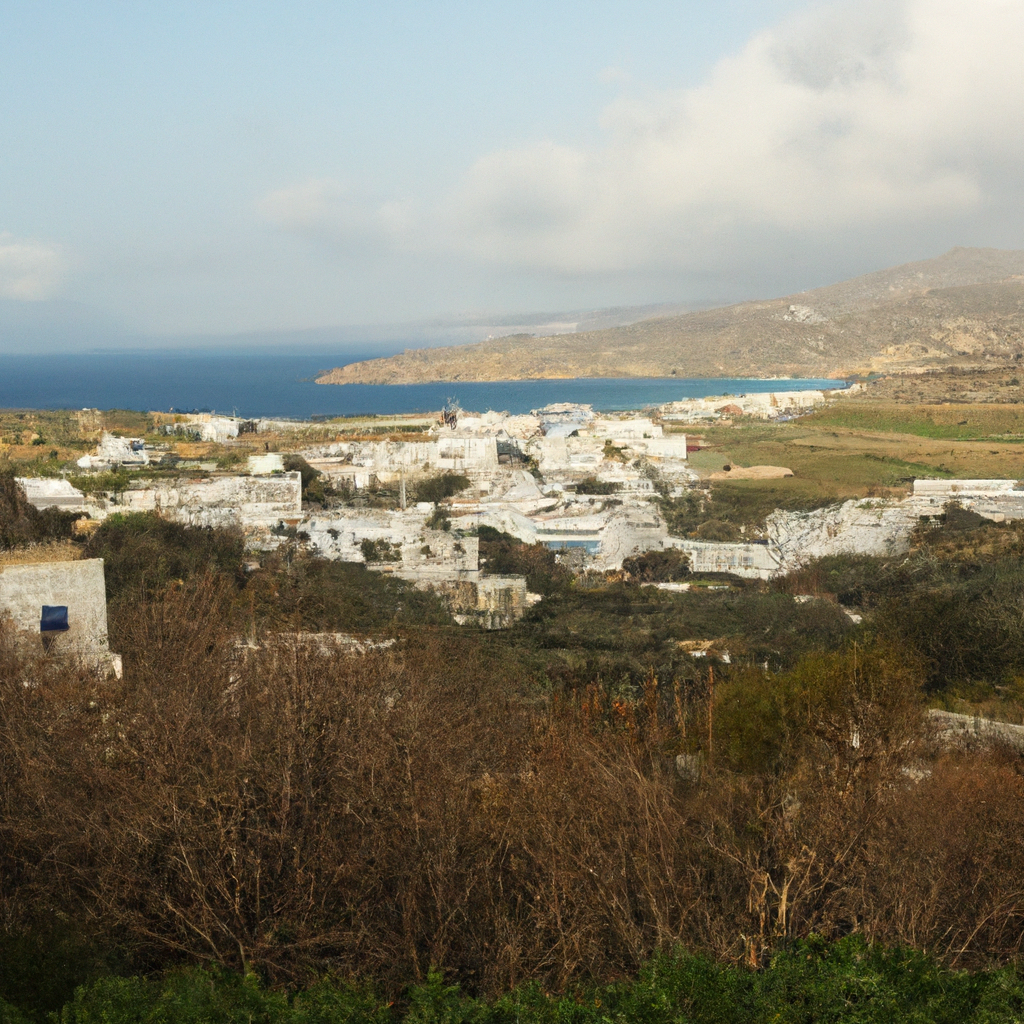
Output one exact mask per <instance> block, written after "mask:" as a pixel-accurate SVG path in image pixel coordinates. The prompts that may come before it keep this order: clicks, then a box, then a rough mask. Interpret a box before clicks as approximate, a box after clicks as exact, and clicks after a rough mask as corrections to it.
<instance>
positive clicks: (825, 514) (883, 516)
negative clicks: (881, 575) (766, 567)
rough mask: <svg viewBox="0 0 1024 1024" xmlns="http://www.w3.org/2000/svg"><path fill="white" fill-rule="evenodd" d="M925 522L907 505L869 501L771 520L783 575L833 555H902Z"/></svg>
mask: <svg viewBox="0 0 1024 1024" xmlns="http://www.w3.org/2000/svg"><path fill="white" fill-rule="evenodd" d="M918 522H919V519H918V516H917V515H916V514H915V512H914V510H913V509H912V508H910V507H908V506H906V505H905V504H904V503H902V502H891V501H881V500H872V499H866V500H862V501H846V502H843V503H842V504H841V505H830V506H828V507H827V508H819V509H814V510H813V511H811V512H783V511H781V510H777V511H775V512H773V513H772V514H771V515H769V516H768V518H767V519H766V520H765V526H766V529H767V533H768V543H769V546H770V547H771V548H772V549H773V551H774V555H775V557H776V558H777V559H778V563H779V567H780V571H781V572H789V571H790V570H792V569H796V568H798V567H799V566H801V565H805V564H806V563H807V562H809V561H811V560H812V559H814V558H824V557H826V556H828V555H851V554H855V555H881V556H889V555H901V554H906V553H907V552H908V551H909V550H910V537H911V534H912V533H913V532H914V528H915V527H916V526H917V525H918Z"/></svg>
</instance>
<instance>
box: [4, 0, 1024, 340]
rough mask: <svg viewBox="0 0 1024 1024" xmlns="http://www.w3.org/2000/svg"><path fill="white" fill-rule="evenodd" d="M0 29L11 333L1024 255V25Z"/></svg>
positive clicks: (60, 6) (287, 24)
mask: <svg viewBox="0 0 1024 1024" xmlns="http://www.w3.org/2000/svg"><path fill="white" fill-rule="evenodd" d="M0 26H2V29H0V322H2V323H6V324H8V325H10V324H15V325H17V324H30V325H31V324H36V323H46V324H49V325H51V327H55V328H56V329H59V328H60V325H61V324H63V323H65V322H72V321H74V322H76V323H79V324H82V323H88V324H92V325H94V326H96V328H97V330H100V331H103V330H108V329H109V330H110V331H122V332H124V337H126V338H127V337H138V336H141V335H148V336H158V337H166V338H173V339H176V340H177V341H178V342H181V339H183V338H187V337H188V336H190V335H209V334H215V335H216V334H236V333H239V332H252V331H270V332H272V331H285V330H300V329H306V328H320V327H329V326H332V325H341V324H350V325H351V324H383V323H396V322H401V321H411V320H419V319H425V318H432V317H447V316H458V315H482V314H488V315H489V314H492V313H515V312H527V311H538V312H539V311H560V310H573V309H595V308H602V307H609V306H617V305H627V304H628V305H632V304H643V303H652V302H685V301H696V302H700V301H736V300H740V299H744V298H753V297H759V296H761V297H763V296H769V295H781V294H789V293H792V292H795V291H798V290H801V289H803V288H807V287H814V286H817V285H822V284H828V283H832V282H834V281H837V280H842V279H844V278H846V277H849V276H852V275H854V274H857V273H863V272H867V271H871V270H876V269H881V268H883V267H886V266H892V265H895V264H898V263H902V262H905V261H908V260H911V259H920V258H926V257H929V256H934V255H938V254H939V253H941V252H944V251H945V250H947V249H949V248H951V247H952V246H954V245H979V246H995V247H999V248H1024V74H1022V73H1021V64H1020V54H1021V53H1024V0H887V2H885V3H876V2H875V0H857V2H837V3H813V4H809V3H807V2H801V0H756V2H754V0H717V2H716V3H713V4H711V3H708V2H707V0H701V2H691V0H675V2H658V0H629V2H628V3H627V2H608V0H580V2H567V0H543V2H541V0H516V2H514V3H512V2H506V0H490V2H486V0H484V2H481V0H476V2H468V0H467V2H452V0H431V2H429V3H427V2H422V3H419V2H410V0H393V2H387V0H382V2H380V3H376V4H367V3H358V4H357V3H348V2H343V0H334V2H312V0H289V2H288V3H283V2H263V0H245V2H238V3H234V2H227V0H222V2H218V0H204V2H202V3H188V2H179V3H172V2H165V0H149V2H147V3H145V4H139V3H135V2H128V0H125V2H118V0H85V2H82V0H73V2H66V3H65V2H60V0H50V2H47V3H38V2H36V0H24V2H17V0H15V2H11V0H0ZM16 337H17V331H14V332H13V333H12V332H11V331H7V332H6V333H2V332H0V346H3V345H7V346H11V345H16V344H17V341H16ZM12 339H13V340H12Z"/></svg>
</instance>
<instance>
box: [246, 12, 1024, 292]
mask: <svg viewBox="0 0 1024 1024" xmlns="http://www.w3.org/2000/svg"><path fill="white" fill-rule="evenodd" d="M1022 51H1024V0H886V2H881V0H844V2H836V3H826V4H819V5H816V6H814V7H810V8H808V9H807V10H806V11H804V12H803V13H802V14H800V15H798V16H796V17H793V18H789V19H787V20H786V21H784V22H782V23H780V24H778V25H776V26H775V27H773V28H771V29H769V30H766V31H763V32H760V33H758V34H757V35H755V36H754V37H752V38H751V39H750V40H749V41H748V43H747V44H746V45H745V46H744V47H743V48H742V49H741V50H739V51H738V52H736V53H734V54H731V55H729V56H727V57H725V58H724V59H722V60H720V61H719V62H718V64H717V65H716V66H715V67H714V68H713V69H712V71H711V72H710V73H709V75H708V77H707V79H706V80H705V81H704V82H703V83H702V84H701V85H699V86H698V87H695V88H690V89H686V90H677V91H660V92H646V93H644V92H643V91H640V89H639V86H634V85H632V84H631V83H630V82H629V81H627V80H624V79H623V80H621V82H620V85H621V88H622V89H623V90H624V92H623V93H622V95H620V97H619V98H618V99H616V100H615V101H614V102H612V103H611V104H610V105H609V106H607V107H606V109H605V110H604V111H603V112H602V115H601V118H600V126H601V129H602V131H603V140H602V143H601V144H600V145H597V146H591V147H583V146H578V145H567V144H564V143H562V142H560V141H558V140H557V139H555V140H543V141H537V142H535V143H534V144H532V145H527V146H522V147H518V148H510V149H505V150H499V151H494V152H490V153H485V154H482V155H481V156H480V157H479V158H478V159H477V160H476V161H475V162H473V163H472V165H471V166H469V167H468V168H467V169H466V170H465V172H464V173H462V174H461V176H460V177H459V179H458V181H457V183H456V185H455V186H454V187H453V188H452V189H451V190H450V191H449V193H448V194H447V195H434V196H422V197H420V199H419V200H418V202H417V203H415V204H413V203H411V202H408V201H401V202H398V201H395V202H385V201H383V200H382V199H380V198H379V197H376V196H373V195H372V194H371V193H369V192H360V190H359V189H357V188H354V187H353V186H351V185H348V184H345V183H343V182H341V181H338V180H336V179H333V178H318V179H311V180H308V181H305V182H302V183H299V184H295V185H290V186H287V187H285V188H282V189H280V190H278V191H275V192H272V193H270V194H269V195H267V196H265V197H264V198H263V199H262V200H261V201H260V203H259V209H260V211H261V214H262V216H263V217H264V218H266V219H267V220H269V221H270V222H272V223H273V224H275V225H276V226H278V227H279V228H281V229H282V230H285V231H288V232H292V233H296V234H299V235H302V236H305V237H307V238H310V239H317V240H320V241H322V242H326V243H329V244H331V245H333V246H335V247H340V248H342V249H346V250H350V251H353V252H359V251H366V250H372V251H376V252H395V251H403V252H405V253H407V254H409V253H412V254H416V255H418V256H420V257H421V258H430V257H432V256H438V257H441V258H446V259H447V258H463V259H464V258H466V257H469V258H470V259H471V260H473V261H476V262H482V263H485V264H491V265H493V266H495V267H498V268H502V267H505V268H510V269H512V270H519V271H525V272H528V273H535V272H540V273H542V274H551V273H554V274H558V275H564V276H566V277H577V278H579V277H587V276H590V277H592V278H593V277H595V276H603V278H604V279H608V280H611V279H612V278H613V277H614V276H615V275H619V276H620V279H621V278H623V277H625V276H628V275H633V277H634V278H635V279H640V278H642V276H643V275H652V276H656V275H658V274H662V273H668V274H670V275H671V274H675V273H678V272H684V273H685V272H692V273H700V272H703V271H706V270H709V268H710V271H711V272H713V273H714V272H717V273H730V268H735V267H737V266H738V265H739V264H741V263H745V264H746V265H747V266H753V265H754V264H758V263H759V264H760V265H761V266H762V267H763V266H764V265H765V264H766V260H769V259H770V257H771V254H772V253H773V251H774V248H773V247H774V246H776V245H778V244H780V243H785V244H787V245H789V246H790V247H791V249H793V250H799V251H801V252H802V253H804V256H803V257H802V258H804V259H805V262H806V260H808V259H809V260H811V261H812V262H813V260H814V259H815V258H816V256H815V255H813V254H815V253H826V252H831V253H835V252H837V251H842V250H844V248H848V247H849V246H851V245H853V244H854V243H855V240H856V244H860V245H865V244H866V245H868V246H869V247H873V251H874V250H877V252H879V253H881V252H882V251H886V247H888V248H889V249H896V250H898V249H899V244H900V240H902V239H905V238H907V237H911V236H914V237H920V238H925V237H927V238H928V239H929V242H928V243H927V244H928V245H931V244H932V242H931V241H930V239H932V238H937V237H940V236H942V230H940V229H941V227H942V225H947V226H948V231H947V232H946V233H947V234H948V235H950V236H952V238H953V240H954V241H955V242H957V243H961V242H962V243H965V244H970V243H969V240H968V239H967V238H965V237H964V236H963V235H962V234H959V232H961V231H962V230H964V228H965V226H970V225H971V224H980V223H982V222H985V223H988V224H992V223H998V224H1001V225H1002V228H1003V230H1004V234H1005V233H1006V225H1010V226H1011V227H1013V226H1016V227H1017V228H1019V230H1020V231H1021V232H1022V233H1024V174H1022V173H1021V172H1022V170H1024V75H1021V74H1020V71H1019V54H1020V53H1021V52H1022ZM602 77H604V78H605V79H607V80H614V79H621V76H620V75H619V74H618V73H617V72H615V71H614V69H612V70H608V71H606V72H605V73H603V74H602ZM986 218H987V221H986ZM937 226H938V227H937ZM1011 233H1012V231H1011ZM865 240H867V241H866V242H865ZM950 244H952V243H950ZM989 244H991V243H989ZM1019 244H1021V245H1024V241H1022V242H1021V243H1019ZM807 253H811V254H812V255H811V256H807V255H806V254H807ZM873 258H874V257H873Z"/></svg>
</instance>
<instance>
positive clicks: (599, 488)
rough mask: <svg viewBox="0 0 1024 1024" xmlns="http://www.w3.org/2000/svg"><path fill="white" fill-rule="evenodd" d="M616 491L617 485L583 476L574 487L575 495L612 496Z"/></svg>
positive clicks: (593, 477) (594, 477)
mask: <svg viewBox="0 0 1024 1024" xmlns="http://www.w3.org/2000/svg"><path fill="white" fill-rule="evenodd" d="M618 489H619V485H618V484H614V483H609V482H607V481H604V480H598V479H597V477H596V476H585V477H584V478H583V479H582V480H581V481H580V482H579V483H578V484H577V485H576V493H577V494H614V493H615V492H616V491H617V490H618Z"/></svg>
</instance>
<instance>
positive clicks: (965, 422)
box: [801, 399, 1024, 442]
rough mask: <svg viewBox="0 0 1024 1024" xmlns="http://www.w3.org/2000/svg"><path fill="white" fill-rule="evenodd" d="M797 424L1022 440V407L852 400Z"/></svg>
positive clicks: (1023, 439) (950, 437)
mask: <svg viewBox="0 0 1024 1024" xmlns="http://www.w3.org/2000/svg"><path fill="white" fill-rule="evenodd" d="M801 423H802V424H803V425H805V426H812V427H820V428H825V427H827V428H831V429H836V428H838V427H841V428H843V429H845V430H870V431H879V432H883V433H892V434H913V435H915V436H916V437H928V438H934V439H948V440H976V439H993V438H998V439H1000V440H1012V441H1017V442H1021V441H1024V406H1021V405H987V404H986V405H981V404H977V405H961V404H957V405H949V404H941V405H906V404H903V403H898V402H893V401H888V402H885V401H883V402H871V401H865V400H856V399H854V400H850V401H840V402H838V403H836V404H835V405H832V406H829V407H828V408H826V409H822V410H821V411H820V412H816V413H814V414H812V415H810V416H808V417H806V418H805V419H803V420H801Z"/></svg>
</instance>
